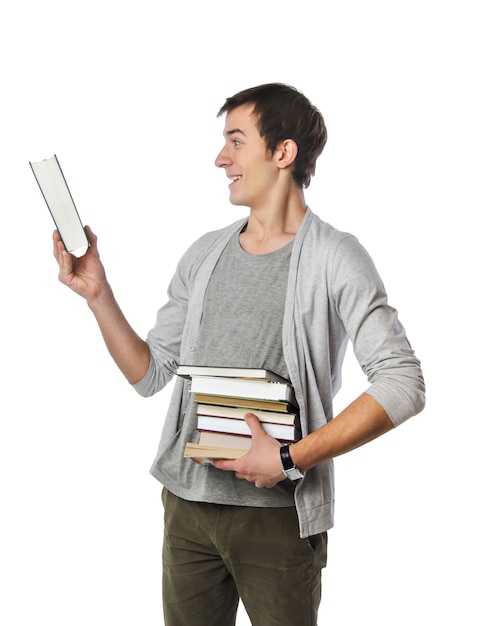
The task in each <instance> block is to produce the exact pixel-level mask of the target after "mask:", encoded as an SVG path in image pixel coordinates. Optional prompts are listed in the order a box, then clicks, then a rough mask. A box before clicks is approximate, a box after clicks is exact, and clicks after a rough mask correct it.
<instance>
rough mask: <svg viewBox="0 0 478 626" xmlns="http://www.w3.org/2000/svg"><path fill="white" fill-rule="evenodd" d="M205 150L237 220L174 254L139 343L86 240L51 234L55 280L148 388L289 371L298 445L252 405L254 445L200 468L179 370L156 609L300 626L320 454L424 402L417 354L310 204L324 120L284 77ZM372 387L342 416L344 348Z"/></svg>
mask: <svg viewBox="0 0 478 626" xmlns="http://www.w3.org/2000/svg"><path fill="white" fill-rule="evenodd" d="M223 114H226V119H225V130H224V139H225V144H224V147H223V148H222V150H221V152H220V154H219V155H218V157H217V159H216V165H217V166H218V167H220V168H222V169H224V172H225V175H226V176H227V177H228V178H229V179H230V181H231V182H230V185H229V189H230V201H231V202H232V203H233V204H237V205H241V206H246V207H249V209H250V210H249V215H248V217H247V219H243V220H240V221H239V222H236V223H234V224H232V225H231V226H229V227H226V228H223V229H221V230H218V231H215V232H212V233H207V234H205V235H204V236H203V237H201V238H200V239H199V240H198V241H196V242H195V243H194V244H193V245H192V246H191V247H190V248H189V249H188V250H187V251H186V252H185V254H184V256H183V257H182V258H181V260H180V262H179V264H178V267H177V270H176V273H175V275H174V277H173V279H172V281H171V283H170V287H169V290H168V295H169V298H168V301H167V303H166V304H165V305H164V306H163V307H162V308H161V309H160V310H159V311H158V314H157V321H156V325H155V327H154V328H153V329H152V330H151V331H150V332H149V334H148V337H147V340H146V341H145V340H143V339H141V338H140V337H139V336H138V335H137V334H136V333H135V332H134V330H133V329H132V328H131V326H130V325H129V324H128V322H127V320H126V319H125V317H124V316H123V314H122V312H121V309H120V308H119V306H118V304H117V302H116V300H115V298H114V295H113V292H112V289H111V287H110V285H109V283H108V281H107V279H106V275H105V271H104V268H103V265H102V264H101V262H100V259H99V255H98V250H97V242H96V237H95V235H94V234H93V233H92V231H91V230H90V229H89V228H88V231H87V232H88V235H89V238H90V240H91V247H90V248H89V250H88V251H87V253H86V254H85V255H84V256H83V257H81V258H80V259H75V258H74V257H72V256H71V255H69V254H68V253H66V252H65V250H64V247H63V245H62V243H61V241H60V239H59V235H58V233H54V251H55V252H54V253H55V257H56V259H57V261H58V263H59V267H60V274H59V278H60V280H61V282H63V283H65V284H66V285H68V286H70V287H71V288H72V289H73V290H75V291H76V292H77V293H79V294H80V295H82V296H83V297H85V298H86V300H87V303H88V305H89V307H90V309H91V310H92V312H93V313H94V315H95V316H96V319H97V321H98V324H99V327H100V329H101V331H102V333H103V337H104V340H105V342H106V345H107V347H108V349H109V351H110V353H111V355H112V357H113V358H114V360H115V361H116V363H117V365H118V366H119V368H120V369H121V371H122V372H123V374H124V375H125V377H126V378H127V379H128V381H129V382H130V383H131V384H132V385H134V386H135V388H136V390H137V391H138V392H139V393H140V394H142V395H144V396H148V395H151V394H153V393H156V392H157V391H159V390H160V389H161V388H163V387H164V385H165V384H166V383H167V382H168V381H169V380H171V378H172V377H173V376H174V375H175V373H176V369H177V366H178V364H180V363H183V364H199V365H223V366H232V367H234V366H236V367H263V368H264V367H265V368H268V369H270V370H273V371H275V372H277V373H278V374H281V375H283V376H285V377H287V378H288V379H289V380H290V381H291V383H292V385H293V387H294V389H295V394H296V397H297V401H298V404H299V408H300V419H301V427H302V433H303V438H302V439H301V440H300V441H298V442H296V443H294V444H292V445H290V446H289V447H287V446H285V447H284V446H281V444H280V443H279V442H278V441H276V440H275V439H273V438H272V437H270V436H268V435H267V434H266V433H265V431H264V430H263V429H262V427H261V425H260V422H259V421H258V419H257V418H256V417H255V416H254V415H253V414H247V415H246V416H245V419H246V421H247V423H248V425H249V427H250V429H251V433H252V448H251V450H250V452H248V453H247V454H246V455H244V456H243V457H241V458H240V459H238V460H234V461H230V460H219V459H217V460H213V464H212V465H202V464H200V463H197V462H196V463H193V462H192V461H191V460H190V459H185V458H184V457H183V452H184V447H185V444H186V442H188V441H190V440H192V439H193V437H194V436H195V432H196V411H195V405H194V402H192V400H191V397H190V394H188V387H187V383H186V382H185V381H184V380H183V379H181V378H177V379H176V383H175V388H174V391H173V394H172V398H171V403H170V407H169V410H168V414H167V416H166V420H165V424H164V429H163V434H162V437H161V442H160V446H159V450H158V454H157V457H156V459H155V461H154V464H153V467H152V469H151V472H152V474H153V475H154V476H155V477H156V478H158V480H159V481H161V483H162V484H163V485H164V489H163V502H164V506H165V522H164V527H165V535H164V546H163V606H164V615H165V621H166V624H167V625H168V626H181V625H183V624H184V625H186V624H187V625H188V626H190V625H191V624H194V626H202V625H203V624H204V625H206V624H207V625H208V626H212V625H217V626H229V625H232V624H234V623H235V615H236V610H237V605H238V599H239V597H240V598H241V599H242V601H243V604H244V606H245V608H246V610H247V612H248V614H249V616H250V618H251V621H252V623H253V624H254V625H255V626H269V625H272V624H288V625H290V624H293V625H297V626H299V625H300V626H313V625H315V624H316V621H317V611H318V607H319V603H320V597H321V570H322V568H323V567H324V566H325V563H326V551H327V530H328V529H330V528H331V527H332V525H333V504H334V483H333V458H334V457H335V456H337V455H340V454H343V453H345V452H347V451H349V450H353V449H354V448H357V447H358V446H360V445H362V444H364V443H366V442H368V441H370V440H372V439H374V438H376V437H378V436H379V435H382V434H384V433H386V432H387V431H389V430H391V429H392V428H393V427H394V426H397V425H399V424H400V423H402V422H403V421H404V420H406V419H407V418H409V417H411V416H412V415H414V414H416V413H418V412H419V411H421V410H422V408H423V406H424V383H423V377H422V372H421V368H420V363H419V361H418V360H417V359H416V358H415V356H414V353H413V350H412V349H411V347H410V344H409V342H408V340H407V338H406V335H405V332H404V329H403V327H402V326H401V324H400V322H399V321H398V318H397V314H396V311H395V309H393V308H391V307H390V306H389V305H388V303H387V296H386V293H385V290H384V287H383V284H382V282H381V280H380V278H379V276H378V274H377V271H376V269H375V266H374V264H373V262H372V261H371V259H370V257H369V255H368V254H367V252H366V251H365V250H364V249H363V247H362V246H361V245H360V244H359V243H358V241H357V240H356V238H355V237H353V236H352V235H350V234H348V233H343V232H339V231H337V230H336V229H334V228H333V227H331V226H330V225H329V224H326V223H324V222H322V221H321V220H320V219H319V218H318V217H317V216H316V215H315V214H313V213H312V211H311V210H310V209H309V208H308V207H307V205H306V202H305V198H304V188H306V187H307V186H308V185H309V183H310V180H311V177H312V176H313V174H314V172H315V163H316V159H317V157H318V156H319V155H320V153H321V152H322V150H323V147H324V145H325V142H326V136H327V135H326V129H325V125H324V121H323V118H322V115H321V114H320V112H319V111H318V110H317V109H316V108H315V107H314V106H313V105H312V104H311V103H310V102H309V101H308V99H307V98H306V97H305V96H304V95H303V94H301V93H300V92H298V91H297V90H295V89H293V88H291V87H289V86H286V85H282V84H270V85H261V86H258V87H254V88H251V89H248V90H245V91H243V92H240V93H239V94H236V95H235V96H233V97H232V98H228V99H227V100H226V102H225V104H224V105H223V107H222V108H221V109H220V111H219V115H223ZM349 339H350V340H351V341H352V343H353V347H354V351H355V354H356V356H357V359H358V360H359V362H360V364H361V366H362V369H363V371H364V372H365V374H366V376H367V378H368V382H369V386H368V388H367V389H366V390H365V391H364V393H363V394H361V395H360V396H359V397H358V398H357V399H356V400H355V401H354V402H352V404H351V405H350V406H349V407H348V408H346V409H345V410H344V411H342V412H341V413H340V414H339V415H337V416H335V417H334V416H333V407H332V401H333V397H334V395H335V394H336V392H337V391H338V389H339V387H340V383H341V366H342V361H343V357H344V353H345V348H346V345H347V342H348V340H349Z"/></svg>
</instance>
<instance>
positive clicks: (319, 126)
mask: <svg viewBox="0 0 478 626" xmlns="http://www.w3.org/2000/svg"><path fill="white" fill-rule="evenodd" d="M243 104H253V105H254V110H253V112H254V115H255V116H256V117H257V127H258V130H259V133H260V135H261V137H263V138H264V141H265V142H266V146H267V148H268V149H269V150H270V151H271V152H274V150H275V149H276V148H277V146H278V145H279V144H280V142H281V141H284V140H285V139H292V140H294V141H295V143H296V144H297V147H298V153H297V157H296V159H295V161H294V168H293V172H292V175H293V178H294V180H295V182H296V183H297V185H298V186H299V187H308V186H309V184H310V180H311V178H312V176H313V175H314V174H315V164H316V161H317V158H318V157H319V155H320V153H321V152H322V150H323V149H324V146H325V144H326V142H327V129H326V128H325V123H324V118H323V117H322V114H321V113H320V111H319V110H318V109H317V108H316V107H315V106H314V105H313V104H312V103H311V102H310V101H309V100H308V99H307V98H306V97H305V96H304V94H302V93H301V92H300V91H298V90H297V89H295V88H294V87H291V86H289V85H285V84H283V83H269V84H266V85H259V86H257V87H251V88H249V89H245V90H244V91H240V92H239V93H237V94H236V95H234V96H231V97H230V98H227V99H226V101H225V103H224V104H223V105H222V107H221V108H220V109H219V112H218V114H217V116H218V117H220V116H221V115H222V114H223V113H227V112H229V111H231V110H232V109H235V108H237V107H239V106H241V105H243Z"/></svg>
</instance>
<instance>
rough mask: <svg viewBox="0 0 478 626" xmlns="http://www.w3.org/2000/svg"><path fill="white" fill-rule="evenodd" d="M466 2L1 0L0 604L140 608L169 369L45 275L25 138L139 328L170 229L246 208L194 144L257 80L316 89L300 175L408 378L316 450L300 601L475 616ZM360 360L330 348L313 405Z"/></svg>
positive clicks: (157, 579)
mask: <svg viewBox="0 0 478 626" xmlns="http://www.w3.org/2000/svg"><path fill="white" fill-rule="evenodd" d="M473 5H474V3H473V2H472V1H470V2H466V1H465V0H453V2H451V1H448V2H447V1H442V0H435V1H433V2H432V1H431V0H430V1H424V0H413V1H411V0H402V1H401V2H384V1H383V0H375V1H374V0H363V1H361V2H355V1H354V0H330V1H324V2H321V1H320V0H318V1H311V0H310V1H308V0H296V1H295V2H292V3H291V2H285V1H283V0H263V1H261V2H257V1H255V2H253V1H251V0H243V1H242V2H240V3H222V2H218V1H216V0H210V1H206V2H193V1H191V0H189V1H181V0H179V1H178V2H175V3H171V2H164V3H159V2H157V1H153V0H136V1H135V2H126V1H122V0H116V1H115V2H113V0H95V1H94V2H92V1H91V0H84V1H83V2H81V3H79V2H75V3H73V2H69V1H68V0H66V1H65V0H63V1H62V2H60V1H54V0H42V2H33V1H32V0H17V1H16V2H15V3H13V2H10V3H5V6H3V5H2V9H1V10H0V58H1V59H2V60H1V89H2V96H1V101H0V110H1V116H0V128H1V133H0V139H1V143H0V146H1V147H0V160H1V163H0V172H1V180H0V208H1V215H2V242H1V246H0V255H1V294H2V304H1V308H0V315H1V325H0V332H1V355H2V358H1V377H0V380H1V385H2V387H1V394H0V403H1V404H0V506H1V513H0V590H1V591H0V593H1V599H0V623H2V624H4V625H5V626H20V625H21V626H25V625H27V624H28V625H30V624H48V625H49V626H57V625H58V626H65V625H66V624H67V625H68V626H80V625H81V626H84V625H86V624H88V626H105V625H109V624H114V625H115V626H136V625H141V626H153V625H158V624H159V625H160V624H162V617H161V545H162V506H161V502H160V493H161V485H160V484H159V483H158V482H157V481H155V480H154V479H153V478H152V477H151V476H150V475H149V468H150V465H151V463H152V461H153V458H154V456H155V452H156V447H157V443H158V440H159V436H160V433H161V428H162V423H163V422H162V420H163V416H164V414H165V411H166V407H167V404H168V399H169V395H170V387H171V386H169V387H167V388H166V389H165V390H164V391H163V392H162V393H161V394H159V395H156V396H155V397H153V398H150V399H147V400H145V399H142V398H141V397H140V396H138V395H137V394H136V393H135V392H134V391H133V390H132V389H131V388H130V387H129V385H128V384H127V383H126V382H125V381H124V380H123V378H122V376H121V375H120V373H119V372H118V371H117V370H116V367H115V365H114V364H113V362H112V361H111V360H110V357H109V355H108V354H107V351H106V349H105V348H104V345H103V343H102V340H101V337H100V333H99V331H98V329H97V327H96V325H95V322H94V320H93V316H92V315H91V313H90V311H89V310H88V308H87V306H86V305H85V303H84V301H82V300H81V299H80V298H78V297H77V296H76V295H75V294H73V293H72V292H70V291H69V290H68V289H66V288H65V287H63V286H62V285H61V284H60V283H59V282H58V281H57V268H56V263H55V261H54V259H53V256H52V248H51V233H52V230H53V222H52V220H51V218H50V215H49V214H48V211H47V208H46V205H45V204H44V201H43V199H42V198H41V195H40V193H39V190H38V188H37V186H36V183H35V181H34V178H33V176H32V173H31V171H30V168H29V164H28V162H29V161H30V160H40V159H43V158H47V157H50V156H51V155H52V154H53V153H56V154H57V155H58V158H59V159H60V163H61V164H62V167H63V170H64V172H65V175H66V177H67V179H68V182H69V185H70V189H71V191H72V193H73V196H74V198H75V201H76V204H77V207H78V209H79V211H80V213H81V217H82V219H83V222H84V223H87V224H90V225H91V226H92V228H93V230H94V231H95V232H96V233H97V234H98V237H99V247H100V252H101V256H102V259H103V261H104V263H105V266H106V269H107V273H108V277H109V279H110V282H111V283H112V285H113V289H114V291H115V294H116V296H117V299H118V300H119V302H120V304H121V306H122V307H123V310H124V312H125V314H126V316H127V317H128V319H129V320H130V322H131V323H132V325H133V326H134V328H135V329H136V330H137V331H138V333H139V334H140V335H143V336H144V335H145V334H146V332H147V331H148V330H149V328H150V327H151V326H152V325H153V324H154V321H155V315H156V310H157V308H158V307H159V306H160V305H161V304H162V303H163V302H164V300H165V291H166V288H167V284H168V282H169V280H170V278H171V275H172V272H173V271H174V268H175V266H176V263H177V261H178V259H179V256H180V255H181V253H182V252H183V251H184V249H185V248H186V246H187V245H188V244H189V243H191V242H192V241H193V240H194V239H195V238H196V237H197V236H199V235H200V234H202V233H203V232H205V231H207V230H211V229H214V228H218V227H221V226H224V225H226V224H228V223H230V222H232V221H233V220H235V219H238V218H239V217H242V216H243V215H245V214H246V211H245V209H243V208H241V207H233V206H231V205H230V204H229V202H228V190H227V180H226V177H225V175H224V172H221V171H220V170H218V169H217V168H215V167H214V158H215V156H216V154H217V153H218V151H219V149H220V148H221V146H222V128H223V120H222V119H219V120H218V119H216V112H217V110H218V109H219V107H220V106H221V105H222V103H223V102H224V99H225V98H226V97H227V96H230V95H232V94H234V93H235V92H237V91H239V90H240V89H243V88H246V87H250V86H253V85H256V84H259V83H264V82H271V81H281V82H286V83H289V84H292V85H294V86H296V87H297V88H299V89H300V90H302V91H304V93H305V94H306V95H307V96H308V97H309V98H310V99H311V100H312V102H314V104H316V105H317V106H318V107H319V108H320V109H321V111H322V113H323V115H324V117H325V120H326V124H327V127H328V132H329V141H328V144H327V146H326V148H325V150H324V153H323V155H322V156H321V157H320V159H319V162H318V166H317V173H316V177H315V178H314V179H313V182H312V184H311V187H310V188H309V189H308V190H307V192H306V199H307V201H308V204H309V205H310V206H311V208H312V209H313V210H314V211H315V212H316V213H318V214H319V215H320V216H321V217H322V219H324V220H325V221H328V222H331V223H332V224H333V225H334V226H336V227H337V228H340V229H343V230H347V231H350V232H352V233H354V234H355V235H356V236H357V237H358V238H359V240H360V241H361V242H362V243H363V244H364V245H365V246H366V248H367V249H368V250H369V252H370V253H371V255H372V257H373V258H374V260H375V263H376V265H377V267H378V269H379V272H380V274H381V276H382V278H383V280H384V281H385V284H386V286H387V289H388V293H389V298H390V302H391V304H392V305H394V306H396V307H397V308H398V310H399V314H400V319H401V321H402V322H403V324H404V326H405V328H406V330H407V333H408V336H409V338H410V341H411V343H412V345H413V347H414V348H415V350H416V352H417V355H418V356H419V358H420V359H421V361H422V364H423V369H424V373H425V377H426V382H427V390H428V403H427V407H426V409H425V410H424V411H423V412H422V413H421V414H420V415H419V416H416V417H414V418H412V419H411V420H409V421H408V422H407V423H405V424H404V425H402V426H401V427H400V428H398V429H397V430H395V431H394V432H392V433H389V434H387V435H386V436H384V437H383V438H381V439H379V440H377V441H375V442H373V443H371V444H369V445H367V446H365V447H363V448H361V449H360V450H357V451H355V452H352V453H350V454H348V455H346V456H343V457H341V458H339V459H337V461H336V474H337V501H336V523H335V527H334V529H332V530H331V531H330V533H329V565H328V567H327V569H326V570H325V571H324V577H323V586H324V589H323V602H322V606H321V609H320V612H319V618H320V619H319V624H320V625H321V626H344V624H350V623H355V624H367V626H383V625H384V624H387V626H399V625H400V626H401V625H402V624H404V623H406V624H410V625H411V626H422V625H423V624H457V625H459V626H475V625H476V624H477V623H478V612H477V609H476V601H475V599H474V598H475V592H476V582H477V581H476V572H475V564H476V559H477V556H478V555H477V542H476V527H477V523H478V519H477V513H476V507H475V500H476V477H477V464H476V454H475V447H476V444H475V438H476V420H477V410H476V403H475V397H474V391H475V385H476V373H477V368H476V354H477V345H476V327H477V321H476V311H475V306H474V302H475V293H474V292H475V290H476V282H477V281H476V243H475V236H474V223H475V222H474V219H475V215H476V210H477V190H476V187H477V185H476V182H477V181H476V176H477V144H478V132H477V131H478V128H477V126H478V125H477V116H476V111H477V110H478V99H477V95H476V59H477V53H478V46H477V39H476V29H477V24H476V19H475V16H474V11H473ZM366 385H367V382H366V380H365V379H364V377H363V375H362V373H361V372H360V371H359V368H358V365H357V364H356V362H355V360H354V357H353V354H352V353H351V352H350V353H349V354H348V355H347V359H346V365H345V369H344V386H343V389H342V391H341V392H340V394H339V396H338V398H337V406H336V408H337V410H339V409H340V407H341V406H343V405H345V404H346V403H348V402H349V401H350V400H352V399H353V398H354V397H355V396H356V395H357V394H358V393H360V392H361V391H362V390H363V389H365V388H366ZM278 549H280V547H279V546H278ZM238 624H240V625H241V626H243V625H246V624H249V621H248V619H247V617H246V615H245V613H244V610H243V608H242V607H241V609H240V614H239V618H238ZM192 626H194V624H193V625H192ZM294 626H301V625H300V624H297V625H294Z"/></svg>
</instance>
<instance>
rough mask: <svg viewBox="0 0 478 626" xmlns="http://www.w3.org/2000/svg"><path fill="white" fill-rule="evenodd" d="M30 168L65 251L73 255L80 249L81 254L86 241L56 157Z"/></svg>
mask: <svg viewBox="0 0 478 626" xmlns="http://www.w3.org/2000/svg"><path fill="white" fill-rule="evenodd" d="M30 166H31V168H32V171H33V174H34V175H35V178H36V180H37V183H38V186H39V187H40V190H41V192H42V194H43V197H44V199H45V202H46V204H47V206H48V208H49V210H50V213H51V216H52V218H53V221H54V222H55V226H56V228H57V230H58V232H59V233H60V237H61V240H62V241H63V244H64V246H65V249H66V250H67V251H68V252H74V251H79V250H80V248H82V249H83V250H82V252H84V251H85V250H84V249H85V248H87V247H88V246H89V245H90V242H89V241H88V237H87V236H86V233H85V229H84V228H83V224H82V223H81V220H80V216H79V215H78V211H77V210H76V206H75V203H74V202H73V198H72V196H71V193H70V190H69V188H68V185H67V183H66V180H65V177H64V175H63V172H62V169H61V167H60V163H59V162H58V159H57V157H56V155H55V154H54V155H53V156H52V157H50V158H49V159H44V160H43V161H37V162H32V161H30Z"/></svg>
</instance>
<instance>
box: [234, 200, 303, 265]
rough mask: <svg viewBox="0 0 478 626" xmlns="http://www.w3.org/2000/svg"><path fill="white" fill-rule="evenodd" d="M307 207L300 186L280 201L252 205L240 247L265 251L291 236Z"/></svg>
mask: <svg viewBox="0 0 478 626" xmlns="http://www.w3.org/2000/svg"><path fill="white" fill-rule="evenodd" d="M306 210H307V207H306V204H305V199H304V194H303V191H302V189H298V188H297V192H294V193H292V194H290V196H288V197H287V198H286V199H284V200H283V201H282V202H280V201H279V202H277V201H276V202H275V203H274V204H273V205H270V206H267V207H261V208H251V211H250V215H249V221H248V224H247V228H246V229H245V230H244V232H242V233H241V235H240V237H239V241H240V244H241V247H242V248H243V250H245V251H246V252H249V253H250V254H267V253H268V252H274V251H275V250H278V249H279V248H282V247H283V246H285V245H286V244H287V243H289V241H291V240H292V239H294V237H295V236H296V234H297V231H298V230H299V228H300V225H301V224H302V220H303V219H304V216H305V213H306Z"/></svg>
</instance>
